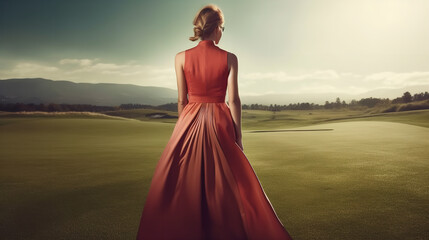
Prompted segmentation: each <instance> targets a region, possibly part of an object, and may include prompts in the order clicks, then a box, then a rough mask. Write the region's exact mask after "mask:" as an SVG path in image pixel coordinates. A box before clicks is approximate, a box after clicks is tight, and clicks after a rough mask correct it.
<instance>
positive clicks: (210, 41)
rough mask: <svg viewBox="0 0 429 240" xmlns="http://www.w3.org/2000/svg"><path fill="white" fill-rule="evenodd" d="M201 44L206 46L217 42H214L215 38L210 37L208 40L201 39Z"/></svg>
mask: <svg viewBox="0 0 429 240" xmlns="http://www.w3.org/2000/svg"><path fill="white" fill-rule="evenodd" d="M200 45H204V46H214V45H215V43H214V41H213V40H210V39H208V40H201V41H200V42H199V43H198V46H200Z"/></svg>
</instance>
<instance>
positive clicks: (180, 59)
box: [174, 50, 186, 66]
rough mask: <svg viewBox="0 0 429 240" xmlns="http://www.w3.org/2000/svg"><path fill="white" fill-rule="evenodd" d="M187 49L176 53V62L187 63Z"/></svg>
mask: <svg viewBox="0 0 429 240" xmlns="http://www.w3.org/2000/svg"><path fill="white" fill-rule="evenodd" d="M185 51H186V50H185ZM185 51H181V52H178V53H176V56H175V57H174V60H175V62H176V64H178V65H180V66H183V65H184V63H185Z"/></svg>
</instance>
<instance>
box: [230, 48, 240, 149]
mask: <svg viewBox="0 0 429 240" xmlns="http://www.w3.org/2000/svg"><path fill="white" fill-rule="evenodd" d="M229 61H230V62H231V69H230V71H229V76H228V105H229V108H230V110H231V115H232V119H233V120H234V126H235V135H236V137H237V139H236V142H237V143H238V145H239V146H240V147H241V149H243V146H242V143H241V138H242V134H241V100H240V96H239V94H238V59H237V56H235V54H233V53H229Z"/></svg>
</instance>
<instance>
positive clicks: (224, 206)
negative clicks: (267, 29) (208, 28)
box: [137, 40, 292, 240]
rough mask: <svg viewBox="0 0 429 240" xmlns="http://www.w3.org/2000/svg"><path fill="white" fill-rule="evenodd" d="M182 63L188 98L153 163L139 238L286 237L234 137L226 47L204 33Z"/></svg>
mask: <svg viewBox="0 0 429 240" xmlns="http://www.w3.org/2000/svg"><path fill="white" fill-rule="evenodd" d="M184 64H185V65H184V74H185V78H186V85H187V89H188V104H187V105H186V106H185V107H184V108H183V110H182V113H181V115H180V116H179V118H178V120H177V122H176V125H175V127H174V130H173V133H172V135H171V137H170V140H169V141H168V143H167V146H166V147H165V149H164V151H163V153H162V155H161V158H160V159H159V161H158V163H157V166H156V168H155V173H154V175H153V177H152V181H151V185H150V188H149V193H148V195H147V197H146V202H145V205H144V209H143V213H142V215H141V220H140V225H139V229H138V233H137V239H138V240H152V239H156V240H167V239H168V240H173V239H174V240H182V239H183V240H193V239H207V240H211V239H219V240H232V239H252V240H253V239H254V240H262V239H263V240H276V239H282V240H284V239H292V238H291V236H290V235H289V233H288V232H287V231H286V230H285V228H284V226H283V224H282V223H281V221H280V220H279V218H278V217H277V215H276V213H275V211H274V209H273V207H272V205H271V202H270V201H269V200H268V197H267V196H266V194H265V192H264V190H263V188H262V186H261V184H260V182H259V179H258V178H257V176H256V174H255V172H254V170H253V168H252V166H251V165H250V163H249V161H248V159H247V158H246V156H245V154H244V152H243V151H242V150H241V148H240V147H239V145H238V144H237V143H236V142H235V139H236V133H235V125H234V122H233V119H232V115H231V112H230V109H229V106H228V105H227V104H226V102H225V96H226V90H227V82H228V74H229V71H228V64H227V51H225V50H223V49H221V48H219V47H218V46H216V45H215V44H214V42H213V41H212V40H202V41H200V42H199V43H198V45H197V46H195V47H193V48H190V49H187V50H185V63H184Z"/></svg>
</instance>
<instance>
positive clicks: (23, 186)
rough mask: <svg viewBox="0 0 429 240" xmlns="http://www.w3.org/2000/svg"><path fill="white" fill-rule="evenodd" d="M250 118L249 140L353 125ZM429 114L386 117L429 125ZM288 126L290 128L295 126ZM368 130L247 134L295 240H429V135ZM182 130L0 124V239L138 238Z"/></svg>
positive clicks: (117, 124)
mask: <svg viewBox="0 0 429 240" xmlns="http://www.w3.org/2000/svg"><path fill="white" fill-rule="evenodd" d="M265 113H266V112H265ZM245 114H247V115H248V116H244V117H243V123H244V124H245V125H246V129H252V128H253V129H261V128H263V129H269V128H290V127H293V126H301V127H302V129H312V128H314V127H313V126H311V125H309V124H311V123H317V122H325V123H326V121H324V120H323V119H326V118H341V116H344V113H341V112H320V113H318V114H316V113H315V112H313V114H312V115H310V116H311V117H310V119H309V118H308V116H309V114H308V112H305V111H298V112H293V115H290V114H291V113H290V112H289V113H285V114H286V115H284V116H280V114H278V118H279V119H273V120H271V119H269V118H270V116H266V114H265V115H264V114H262V113H259V112H258V111H252V113H245ZM249 114H253V115H256V116H255V117H251V115H250V117H249ZM288 114H289V115H288ZM347 114H349V115H353V113H347ZM356 114H357V113H356ZM359 114H361V113H359ZM427 114H428V112H427V111H426V112H425V111H415V112H414V111H413V112H404V113H399V114H398V115H382V116H377V117H378V118H380V119H379V120H383V121H385V120H386V121H399V122H401V121H411V122H414V123H417V124H421V125H425V124H424V122H425V121H424V120H425V119H426V120H427V116H428V115H427ZM394 116H395V117H394ZM276 118H277V117H276ZM281 118H289V119H287V120H288V122H287V124H284V123H281V122H282V121H281V120H280V119H281ZM300 119H301V121H304V122H305V123H300ZM363 119H364V120H371V121H372V120H376V117H371V118H363ZM398 119H399V120H398ZM356 120H362V119H354V122H344V121H346V120H345V119H338V120H335V121H340V122H339V123H334V122H332V123H328V124H322V125H318V126H317V128H331V129H334V130H333V131H325V132H264V133H251V132H246V131H245V132H244V133H243V141H244V142H243V143H244V148H245V149H244V151H245V153H246V155H247V156H248V159H249V161H250V162H251V164H252V166H253V167H254V169H255V171H256V173H257V174H258V177H259V179H260V181H261V183H262V185H263V186H264V189H265V191H266V193H267V195H268V196H269V198H270V201H271V203H272V204H273V206H274V207H275V209H276V212H277V214H278V215H279V217H280V219H281V220H282V222H283V224H284V225H285V226H286V228H287V229H288V230H289V231H290V233H291V234H292V236H294V237H295V239H423V236H427V235H428V234H429V233H428V231H427V229H429V225H428V224H427V222H428V221H427V216H429V206H428V205H427V202H429V188H428V184H427V183H428V182H429V178H428V175H427V174H426V173H427V172H428V171H429V162H428V161H427V156H428V153H429V152H428V150H427V149H428V146H429V142H428V140H427V139H428V138H427V136H428V134H429V129H428V128H424V127H418V126H413V125H407V124H399V123H394V122H391V123H386V122H378V121H372V122H371V121H356ZM341 121H343V122H341ZM264 123H265V127H264ZM245 125H243V126H245ZM304 126H306V127H304ZM173 127H174V125H173V124H167V123H158V122H141V121H135V120H119V121H118V120H117V119H88V118H81V119H79V118H70V119H67V118H60V119H59V118H57V117H48V118H47V117H31V118H5V117H3V118H0V132H1V136H0V146H1V149H0V150H1V151H0V152H1V155H0V159H1V160H0V164H1V166H2V167H1V168H0V173H1V174H0V176H1V178H0V183H1V196H3V197H2V198H0V207H1V209H2V211H1V213H0V235H1V236H3V237H5V238H6V239H9V238H10V239H27V238H29V237H31V239H62V238H63V237H64V236H69V237H70V238H79V239H132V238H135V233H136V232H135V231H136V229H137V227H138V221H139V217H140V213H141V210H142V207H143V203H144V198H145V195H146V194H147V191H148V187H149V183H150V179H151V177H152V174H153V170H154V168H155V165H156V163H157V161H158V159H159V157H160V155H161V152H162V150H163V148H164V147H165V144H166V143H167V141H168V139H169V137H170V135H171V132H172V130H173ZM88 226H89V227H88ZM18 233H19V234H18Z"/></svg>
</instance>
